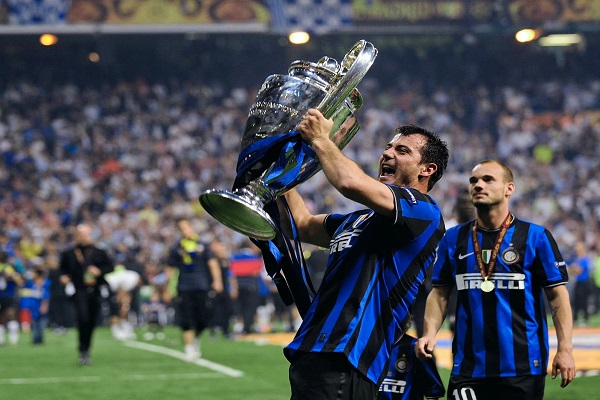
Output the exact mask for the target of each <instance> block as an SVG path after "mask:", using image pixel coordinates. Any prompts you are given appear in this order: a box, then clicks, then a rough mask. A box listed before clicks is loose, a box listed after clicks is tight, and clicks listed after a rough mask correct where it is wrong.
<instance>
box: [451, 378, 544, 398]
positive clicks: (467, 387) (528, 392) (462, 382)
mask: <svg viewBox="0 0 600 400" xmlns="http://www.w3.org/2000/svg"><path fill="white" fill-rule="evenodd" d="M545 383H546V376H545V375H527V376H515V377H510V378H464V377H460V376H450V382H449V383H448V398H449V399H455V400H487V399H508V400H542V399H543V398H544V387H545Z"/></svg>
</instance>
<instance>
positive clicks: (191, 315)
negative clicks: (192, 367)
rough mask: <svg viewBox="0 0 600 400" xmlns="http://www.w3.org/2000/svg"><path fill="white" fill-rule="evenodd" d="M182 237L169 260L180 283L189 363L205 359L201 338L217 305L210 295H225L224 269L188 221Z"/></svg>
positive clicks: (180, 308) (181, 229)
mask: <svg viewBox="0 0 600 400" xmlns="http://www.w3.org/2000/svg"><path fill="white" fill-rule="evenodd" d="M177 227H178V228H179V232H180V237H179V239H178V240H177V241H176V242H175V244H173V246H172V247H171V250H170V252H169V258H168V260H167V265H168V268H169V269H170V277H171V279H172V280H174V281H176V282H177V307H178V308H177V310H178V312H179V315H180V319H179V322H180V326H181V330H182V335H183V344H184V351H185V356H186V359H187V360H188V361H194V360H196V359H198V358H200V357H202V351H201V350H200V335H201V334H202V332H203V331H204V329H206V328H208V327H209V326H210V323H211V321H212V313H213V305H212V299H211V297H210V292H211V291H213V290H214V292H216V293H221V292H222V291H223V280H222V277H221V268H220V267H219V263H218V261H217V258H216V257H215V256H214V255H213V254H212V251H211V250H210V245H209V244H208V243H205V242H203V241H201V240H200V237H199V236H198V234H197V233H196V231H195V230H194V226H193V225H192V223H191V221H190V220H188V219H181V220H179V221H178V222H177Z"/></svg>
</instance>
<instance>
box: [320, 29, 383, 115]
mask: <svg viewBox="0 0 600 400" xmlns="http://www.w3.org/2000/svg"><path fill="white" fill-rule="evenodd" d="M375 57H377V49H376V48H375V46H373V44H372V43H370V42H367V41H366V40H359V41H358V42H356V44H355V45H354V46H352V48H351V49H350V51H349V52H348V53H346V55H345V56H344V59H343V60H342V64H341V65H340V70H341V71H340V76H341V77H340V78H337V79H336V80H337V82H334V83H333V86H332V88H331V90H329V91H328V92H327V95H326V96H325V98H324V99H323V100H322V101H321V104H319V106H318V107H317V108H318V109H319V111H321V112H322V113H323V115H324V116H325V118H331V117H332V116H333V114H334V113H335V111H336V110H337V108H338V106H339V105H340V103H341V102H342V101H344V100H345V99H346V98H347V97H348V95H350V93H351V92H352V91H353V90H354V88H355V87H356V86H357V85H358V83H359V82H360V81H361V79H362V78H363V77H364V76H365V74H366V73H367V71H368V70H369V68H371V65H372V64H373V62H374V61H375Z"/></svg>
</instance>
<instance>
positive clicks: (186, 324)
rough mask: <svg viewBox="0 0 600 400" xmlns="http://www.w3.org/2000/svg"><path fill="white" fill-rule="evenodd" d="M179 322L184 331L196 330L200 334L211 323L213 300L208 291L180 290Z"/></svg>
mask: <svg viewBox="0 0 600 400" xmlns="http://www.w3.org/2000/svg"><path fill="white" fill-rule="evenodd" d="M178 300H179V304H178V305H179V307H178V311H179V313H180V315H179V317H180V319H179V322H180V326H181V329H182V330H184V331H188V330H195V331H196V333H198V334H200V332H202V331H203V330H204V329H205V328H207V327H208V326H209V325H210V322H211V319H212V301H211V298H210V297H209V295H208V292H206V291H202V290H194V291H182V292H179V299H178Z"/></svg>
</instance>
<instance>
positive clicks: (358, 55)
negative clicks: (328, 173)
mask: <svg viewBox="0 0 600 400" xmlns="http://www.w3.org/2000/svg"><path fill="white" fill-rule="evenodd" d="M376 56H377V49H375V47H374V46H373V45H372V44H371V43H369V42H367V41H364V40H361V41H359V42H357V43H356V44H355V45H354V46H353V47H352V48H351V49H350V51H349V52H348V53H347V54H346V55H345V56H344V58H343V60H342V62H341V63H338V62H337V61H336V60H335V59H333V58H330V57H327V56H324V57H322V58H321V59H320V60H319V61H318V62H316V63H313V62H307V61H295V62H293V63H292V64H291V65H290V67H289V68H288V75H279V74H276V75H271V76H269V77H268V78H267V79H266V80H265V82H264V83H263V85H262V87H261V88H260V90H259V92H258V94H257V96H256V100H255V101H254V104H253V105H252V107H251V108H250V112H249V114H248V119H247V121H246V127H245V130H244V134H243V136H242V139H241V152H240V155H239V157H238V163H237V169H236V171H237V175H236V179H235V181H234V183H233V188H232V191H228V190H219V189H211V190H208V191H205V192H204V193H202V194H201V195H200V203H201V204H202V206H203V207H204V209H205V210H206V211H207V212H208V213H209V214H210V215H212V216H213V217H214V218H215V219H217V220H218V221H219V222H221V223H222V224H224V225H226V226H227V227H229V228H231V229H233V230H235V231H237V232H239V233H242V234H244V235H246V236H249V237H251V238H254V239H257V240H271V239H274V238H275V236H276V235H277V233H278V227H277V223H276V221H274V219H273V217H272V215H270V213H269V212H267V211H266V210H265V206H266V205H268V204H270V203H273V201H274V200H275V199H276V198H277V197H278V196H280V195H282V194H283V193H285V192H286V191H288V190H290V189H291V188H293V187H295V186H297V185H298V184H300V183H302V182H304V181H306V180H307V179H308V178H310V177H311V176H313V175H314V174H315V173H317V172H318V171H319V170H320V166H319V162H318V160H317V159H316V157H315V153H314V152H313V150H312V149H311V148H310V147H309V146H308V144H307V143H305V142H303V141H302V138H301V137H300V134H299V133H298V132H297V131H296V129H295V127H296V125H297V124H298V123H299V122H300V120H301V118H302V116H303V115H304V114H305V113H306V111H307V110H308V109H310V108H317V109H319V111H321V112H322V113H323V115H324V116H325V117H326V118H332V119H333V121H334V127H333V129H332V131H331V134H330V135H331V139H332V140H333V141H334V142H335V143H336V145H337V146H338V147H339V148H340V149H342V148H343V147H344V146H345V145H346V144H347V143H348V142H349V141H350V140H351V139H352V137H354V135H355V134H356V132H357V131H358V129H359V124H358V122H357V120H356V117H355V115H354V112H355V111H356V110H357V109H359V108H360V107H361V106H362V97H361V95H360V93H359V92H358V90H357V89H356V86H357V84H358V83H359V82H360V80H361V79H362V78H363V77H364V76H365V74H366V73H367V71H368V70H369V68H370V67H371V65H372V64H373V61H374V60H375V57H376Z"/></svg>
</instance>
